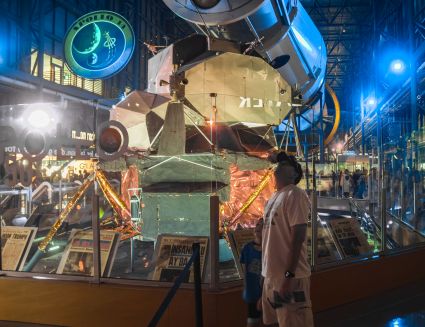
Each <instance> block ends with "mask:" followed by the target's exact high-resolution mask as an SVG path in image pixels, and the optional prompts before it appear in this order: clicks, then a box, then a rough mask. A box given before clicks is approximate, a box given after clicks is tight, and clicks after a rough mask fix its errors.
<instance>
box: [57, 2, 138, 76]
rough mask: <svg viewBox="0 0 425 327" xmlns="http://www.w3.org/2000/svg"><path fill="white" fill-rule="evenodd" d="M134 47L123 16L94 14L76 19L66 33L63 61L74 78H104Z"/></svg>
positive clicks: (121, 64) (124, 62)
mask: <svg viewBox="0 0 425 327" xmlns="http://www.w3.org/2000/svg"><path fill="white" fill-rule="evenodd" d="M134 46H135V37H134V31H133V29H132V28H131V26H130V24H129V22H128V21H127V20H126V19H125V18H124V17H122V16H121V15H119V14H117V13H115V12H112V11H106V10H101V11H95V12H91V13H88V14H86V15H84V16H82V17H80V18H79V19H77V20H76V21H75V22H74V23H73V24H72V25H71V27H70V28H69V30H68V31H67V33H66V35H65V41H64V53H65V60H66V63H67V64H68V66H69V68H70V69H71V71H72V72H74V73H75V74H77V75H78V76H81V77H84V78H89V79H99V78H100V79H102V78H107V77H110V76H112V75H114V74H116V73H118V72H119V71H120V70H121V69H123V68H124V67H125V66H126V65H127V63H128V62H129V60H130V59H131V56H132V54H133V51H134Z"/></svg>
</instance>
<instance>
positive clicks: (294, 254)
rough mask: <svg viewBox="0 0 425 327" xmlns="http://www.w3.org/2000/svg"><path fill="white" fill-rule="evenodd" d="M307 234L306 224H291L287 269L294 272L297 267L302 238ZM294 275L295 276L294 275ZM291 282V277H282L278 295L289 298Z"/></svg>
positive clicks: (283, 272)
mask: <svg viewBox="0 0 425 327" xmlns="http://www.w3.org/2000/svg"><path fill="white" fill-rule="evenodd" d="M306 235H307V224H297V225H294V226H292V228H291V249H290V258H289V265H288V271H289V272H291V273H293V274H295V270H296V268H297V264H298V261H299V259H300V254H301V248H302V245H303V243H304V240H305V238H306ZM285 273H286V271H282V275H283V274H285ZM295 277H297V276H296V275H295ZM291 285H292V283H291V278H284V279H283V282H282V285H281V287H280V290H279V295H280V296H281V297H282V298H283V299H286V300H289V299H290V297H291V295H290V293H291V292H292V289H291V288H292V286H291Z"/></svg>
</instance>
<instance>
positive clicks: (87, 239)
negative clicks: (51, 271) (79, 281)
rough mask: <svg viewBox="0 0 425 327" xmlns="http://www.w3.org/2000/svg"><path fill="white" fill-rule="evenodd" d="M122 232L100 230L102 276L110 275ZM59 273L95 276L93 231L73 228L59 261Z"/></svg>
mask: <svg viewBox="0 0 425 327" xmlns="http://www.w3.org/2000/svg"><path fill="white" fill-rule="evenodd" d="M119 239H120V234H119V233H117V232H113V231H100V268H101V276H102V277H109V275H110V273H111V269H112V265H113V262H114V257H115V253H116V251H117V248H118V243H119ZM57 273H58V274H66V275H82V276H94V260H93V231H91V230H84V231H83V230H80V229H73V230H72V231H71V235H70V237H69V242H68V245H67V246H66V248H65V251H64V253H63V255H62V259H61V261H60V263H59V266H58V270H57Z"/></svg>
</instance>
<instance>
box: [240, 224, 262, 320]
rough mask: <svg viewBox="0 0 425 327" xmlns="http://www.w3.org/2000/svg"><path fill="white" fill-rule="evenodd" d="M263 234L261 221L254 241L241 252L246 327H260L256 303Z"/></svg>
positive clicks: (259, 284)
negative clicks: (246, 317)
mask: <svg viewBox="0 0 425 327" xmlns="http://www.w3.org/2000/svg"><path fill="white" fill-rule="evenodd" d="M262 233H263V219H260V220H259V221H258V223H257V225H256V226H255V230H254V241H252V242H249V243H247V244H245V246H244V247H243V249H242V252H241V258H240V262H241V264H243V265H244V271H245V284H244V290H243V299H244V301H245V302H246V303H247V304H248V320H247V327H257V326H260V321H261V312H260V311H259V310H258V306H257V303H258V302H259V300H260V299H261V293H262V277H261V241H262Z"/></svg>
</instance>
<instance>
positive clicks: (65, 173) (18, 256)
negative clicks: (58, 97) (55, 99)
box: [0, 103, 94, 276]
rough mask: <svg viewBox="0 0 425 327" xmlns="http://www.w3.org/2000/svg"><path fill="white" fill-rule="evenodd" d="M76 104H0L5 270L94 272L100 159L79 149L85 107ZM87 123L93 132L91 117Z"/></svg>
mask: <svg viewBox="0 0 425 327" xmlns="http://www.w3.org/2000/svg"><path fill="white" fill-rule="evenodd" d="M68 109H69V110H67V111H66V110H64V108H63V105H61V104H60V103H39V104H30V105H12V106H3V107H0V111H1V112H2V117H3V119H2V127H1V130H2V132H3V134H2V135H3V137H2V144H1V147H2V149H5V153H4V160H2V163H3V170H2V171H1V175H2V176H1V185H0V189H1V194H0V196H1V200H0V217H1V225H2V230H1V235H2V269H3V270H8V271H26V272H34V273H43V274H44V273H45V274H64V275H78V276H93V269H94V262H93V241H92V240H93V236H92V230H91V192H92V191H91V188H90V186H91V185H92V183H91V182H90V179H88V178H89V175H90V174H91V172H92V171H93V165H92V163H91V161H90V160H87V158H82V157H81V156H77V155H76V151H75V142H74V140H73V139H72V133H71V131H72V130H73V129H74V128H78V126H81V125H82V122H81V118H79V116H80V115H76V112H79V111H80V113H81V111H83V112H84V109H83V108H76V107H75V104H69V108H68ZM86 113H87V111H86ZM83 116H85V117H86V118H87V117H89V114H88V115H83ZM92 116H93V115H92ZM62 121H64V122H67V125H66V126H63V125H61V122H62ZM91 122H92V123H93V122H94V120H91ZM84 126H86V127H85V128H86V129H87V131H90V132H91V133H93V125H91V124H90V120H88V121H84ZM73 147H74V149H73ZM88 159H89V158H88ZM82 167H87V169H85V170H84V173H82ZM82 230H84V233H85V234H84V235H81V233H80V232H79V231H82Z"/></svg>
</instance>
